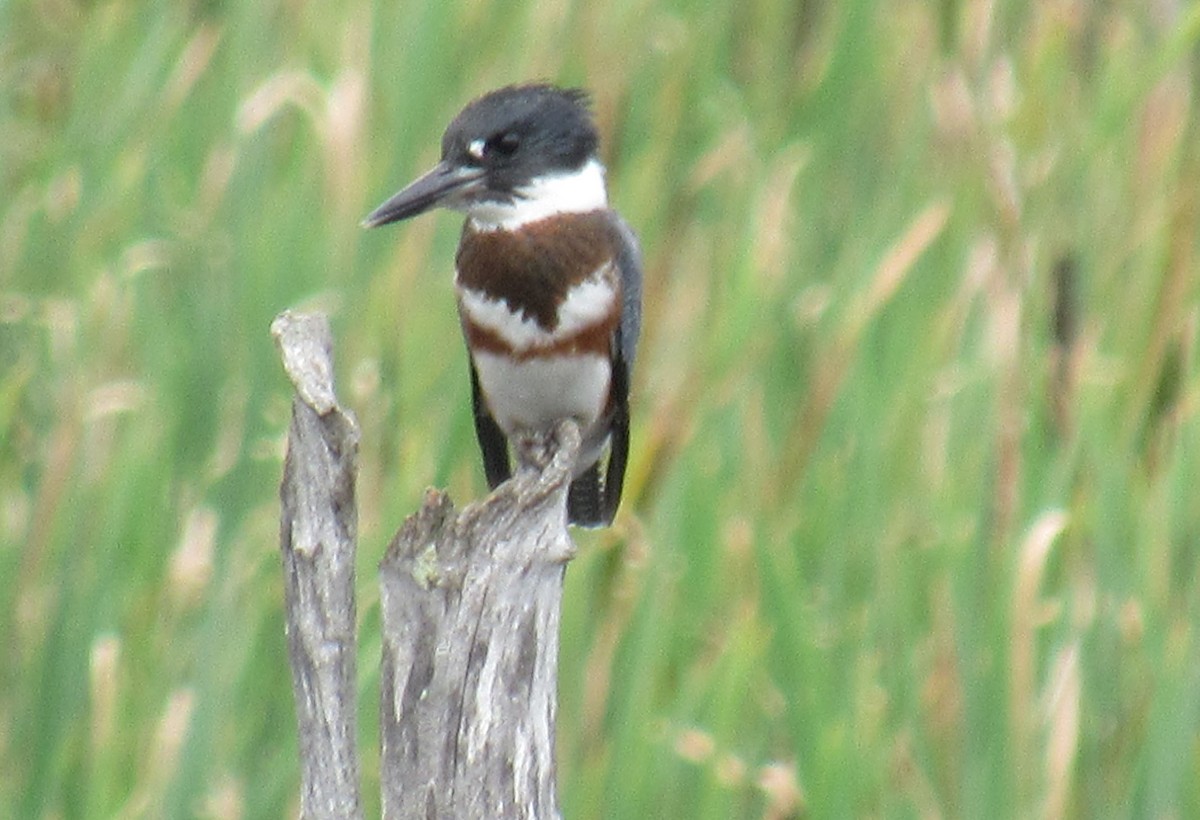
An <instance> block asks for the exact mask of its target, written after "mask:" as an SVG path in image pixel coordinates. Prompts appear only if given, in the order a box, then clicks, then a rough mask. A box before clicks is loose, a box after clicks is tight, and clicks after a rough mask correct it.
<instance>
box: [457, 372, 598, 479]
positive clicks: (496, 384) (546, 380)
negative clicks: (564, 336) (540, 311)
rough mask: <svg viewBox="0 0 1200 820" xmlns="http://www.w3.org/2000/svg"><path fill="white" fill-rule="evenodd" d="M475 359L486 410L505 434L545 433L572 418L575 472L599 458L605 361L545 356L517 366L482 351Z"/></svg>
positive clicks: (510, 435) (511, 435)
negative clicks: (578, 435) (576, 434)
mask: <svg viewBox="0 0 1200 820" xmlns="http://www.w3.org/2000/svg"><path fill="white" fill-rule="evenodd" d="M474 360H475V372H476V373H477V375H478V376H479V386H480V388H481V389H482V391H483V395H484V396H485V397H486V399H487V405H488V410H490V411H491V413H492V417H493V418H494V419H496V423H497V424H499V425H500V429H501V430H503V431H504V433H505V435H507V436H509V437H510V438H511V437H513V436H514V435H517V434H519V433H521V432H522V431H535V430H546V429H548V428H550V427H551V426H553V425H554V424H555V423H556V422H558V421H560V420H562V419H566V418H573V419H575V420H576V421H577V422H579V426H580V428H581V432H582V433H583V449H582V451H581V452H580V456H579V460H578V462H577V464H578V467H579V469H582V468H586V467H587V466H589V465H590V464H591V463H593V462H594V461H595V460H596V459H597V458H598V457H599V455H600V451H601V449H602V448H603V447H604V442H605V439H606V438H607V435H606V433H605V431H603V430H599V429H597V428H596V423H597V421H599V419H600V416H601V414H602V413H603V412H604V405H605V403H606V402H607V401H608V388H609V380H610V376H611V370H610V365H609V362H608V359H607V358H605V357H603V356H570V357H567V356H549V357H545V358H538V357H535V358H531V359H526V360H525V361H520V362H518V361H514V360H512V359H510V358H508V357H507V356H498V355H496V354H494V353H486V352H482V351H481V352H477V353H475V354H474Z"/></svg>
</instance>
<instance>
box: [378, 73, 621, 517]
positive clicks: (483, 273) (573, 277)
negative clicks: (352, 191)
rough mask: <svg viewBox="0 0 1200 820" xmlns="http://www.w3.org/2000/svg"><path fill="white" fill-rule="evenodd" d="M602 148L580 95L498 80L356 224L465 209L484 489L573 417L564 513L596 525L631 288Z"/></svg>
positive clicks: (463, 258)
mask: <svg viewBox="0 0 1200 820" xmlns="http://www.w3.org/2000/svg"><path fill="white" fill-rule="evenodd" d="M598 146H599V137H598V135H597V132H596V126H595V124H594V123H593V121H592V116H591V112H590V110H589V107H588V98H587V95H586V93H585V92H583V91H581V90H578V89H562V88H557V87H555V86H552V85H547V84H531V85H516V86H509V87H506V88H502V89H499V90H498V91H493V92H491V93H489V94H485V95H484V96H482V97H480V98H478V99H476V100H475V101H473V102H471V103H469V104H468V105H467V107H466V108H464V109H463V110H462V111H461V112H460V113H459V115H458V116H457V117H455V118H454V120H453V121H452V122H451V123H450V125H449V127H447V128H446V131H445V133H444V134H443V136H442V159H441V162H439V163H438V164H437V165H435V166H434V167H433V168H432V169H431V170H430V171H429V172H428V173H426V174H425V175H424V176H421V177H420V178H418V179H417V180H416V181H414V182H412V183H411V184H410V185H408V186H407V187H406V188H404V189H403V190H401V191H400V192H399V193H398V194H396V195H395V196H393V197H392V198H391V199H389V200H387V201H386V202H384V203H383V204H382V205H380V206H379V207H378V208H376V209H375V210H374V211H372V212H371V214H370V215H368V216H367V217H366V219H364V220H363V225H364V226H365V227H369V228H373V227H376V226H378V225H386V224H388V223H389V222H397V221H399V220H402V219H408V218H409V217H412V216H416V215H417V214H420V213H424V212H425V211H428V210H430V209H432V208H435V207H439V206H440V207H445V208H451V209H453V210H456V211H461V212H463V213H465V214H466V221H465V223H464V224H463V230H462V237H461V239H460V240H459V245H458V253H457V255H456V257H455V270H456V274H455V278H454V286H455V291H456V294H457V298H458V313H459V319H460V322H461V325H462V330H463V335H464V336H465V338H466V342H467V349H468V351H469V354H470V365H471V396H472V402H473V405H474V411H475V432H476V435H477V436H478V438H479V447H480V449H481V450H482V451H483V467H484V472H485V473H486V475H487V480H488V484H489V485H490V486H491V487H492V488H493V489H494V488H495V487H496V486H497V485H499V484H500V483H501V482H503V481H504V480H506V479H507V478H509V476H510V475H511V467H510V464H509V453H508V445H509V442H510V441H513V442H515V441H519V440H520V438H521V436H522V434H528V433H530V432H535V431H546V430H549V429H551V428H552V427H553V426H554V425H555V424H556V423H557V422H558V421H560V420H562V419H565V418H573V419H575V420H576V421H578V423H579V425H580V429H581V432H582V436H583V444H582V446H581V448H580V453H579V457H578V460H577V462H576V466H575V473H574V479H573V481H572V483H571V487H570V491H569V494H568V498H567V513H568V520H569V521H570V522H571V523H572V524H576V525H580V526H591V527H595V526H605V525H607V524H609V523H611V522H612V519H613V516H614V515H615V513H616V511H617V506H618V504H619V503H620V501H621V487H622V484H623V483H624V479H625V463H626V459H627V457H628V453H629V377H630V372H631V371H632V368H633V360H634V353H635V351H636V349H637V341H638V333H639V330H640V326H641V297H642V270H641V251H640V249H639V247H638V243H637V239H636V237H635V236H634V234H633V231H632V230H631V229H630V228H629V226H628V225H627V224H626V223H625V221H624V220H623V219H622V218H621V217H620V216H619V215H618V214H617V213H616V212H615V211H613V210H611V209H610V208H609V207H608V196H607V194H606V191H605V185H604V166H603V165H602V164H601V163H600V160H599V157H598ZM606 449H607V450H608V458H607V463H606V465H605V467H604V476H603V479H602V478H601V475H600V469H601V468H600V461H601V459H602V457H603V455H604V451H605V450H606ZM514 450H515V451H516V452H517V453H518V457H519V454H520V448H519V447H514Z"/></svg>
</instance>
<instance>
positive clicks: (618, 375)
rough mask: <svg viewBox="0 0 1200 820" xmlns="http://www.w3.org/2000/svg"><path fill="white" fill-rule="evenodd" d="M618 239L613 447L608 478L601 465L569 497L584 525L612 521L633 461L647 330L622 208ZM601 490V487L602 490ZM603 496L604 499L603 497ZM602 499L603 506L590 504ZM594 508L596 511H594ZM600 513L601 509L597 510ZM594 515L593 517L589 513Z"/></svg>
mask: <svg viewBox="0 0 1200 820" xmlns="http://www.w3.org/2000/svg"><path fill="white" fill-rule="evenodd" d="M610 214H611V215H612V221H613V227H614V230H615V233H616V238H617V249H616V263H617V272H618V273H619V274H620V277H621V294H622V305H621V321H620V323H619V324H618V325H617V337H616V338H615V339H614V340H613V357H612V384H611V386H610V387H609V391H610V392H609V422H608V433H609V450H608V464H607V465H606V467H605V470H604V483H603V485H600V484H599V482H598V481H597V479H598V478H599V476H598V465H593V466H592V468H591V470H590V471H589V473H588V474H585V475H582V476H580V477H579V478H578V479H576V482H575V483H576V484H577V485H579V486H572V487H571V489H572V491H573V492H572V494H571V496H572V497H569V501H570V502H572V503H570V504H569V510H568V512H569V513H570V517H571V520H572V521H573V522H574V523H579V524H582V525H584V526H597V525H599V526H605V525H608V524H611V523H612V520H613V517H614V516H615V515H616V514H617V507H619V506H620V504H621V491H622V489H623V488H624V486H625V466H626V464H627V463H628V461H629V383H630V376H631V374H632V373H633V360H634V357H635V356H636V355H637V343H638V335H639V334H640V333H641V330H642V251H641V248H639V247H638V241H637V237H636V236H634V233H633V230H632V229H631V228H630V227H629V225H627V224H626V223H625V220H623V219H621V217H620V216H618V215H617V214H616V213H614V212H611V211H610ZM597 490H599V492H597ZM597 496H598V498H597ZM589 498H593V499H596V500H598V501H599V502H600V503H599V505H598V506H599V509H598V510H596V509H595V507H594V506H593V507H590V508H589V505H588V504H586V503H584V502H585V501H586V500H587V499H589ZM589 513H591V515H590V516H589ZM597 513H598V514H597ZM589 517H590V518H591V520H590V521H589V520H588V518H589Z"/></svg>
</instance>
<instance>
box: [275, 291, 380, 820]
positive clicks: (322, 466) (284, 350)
mask: <svg viewBox="0 0 1200 820" xmlns="http://www.w3.org/2000/svg"><path fill="white" fill-rule="evenodd" d="M271 333H272V335H273V336H274V337H275V341H276V343H277V344H278V345H279V349H280V352H281V354H282V356H283V363H284V369H285V370H286V371H287V374H288V377H289V378H290V379H291V380H292V383H293V384H294V385H295V388H296V396H295V398H294V399H293V401H292V425H291V429H290V430H289V431H288V445H287V458H286V460H285V462H284V468H283V483H282V485H281V487H280V500H281V502H282V516H281V522H280V549H281V551H282V554H283V576H284V601H285V608H286V613H285V614H286V629H287V639H288V656H289V658H290V660H291V664H292V688H293V691H294V692H295V695H296V717H297V723H298V726H299V739H300V768H301V772H300V775H301V790H300V815H301V817H303V818H306V820H317V818H331V820H332V818H350V819H351V820H354V818H361V817H362V816H363V813H362V802H361V800H360V796H359V795H360V792H359V768H358V748H357V737H356V733H357V729H356V727H357V721H356V716H355V710H356V704H357V698H356V695H355V683H356V679H355V651H356V640H355V617H356V615H355V602H354V555H355V539H356V537H357V528H358V520H357V518H358V513H357V509H356V507H355V501H354V480H355V473H356V461H357V454H358V435H359V434H358V425H357V423H356V422H355V420H354V417H353V416H352V415H351V414H350V413H348V412H346V411H344V410H342V408H341V407H340V406H339V405H338V402H337V397H336V395H335V394H334V390H333V364H332V355H331V347H332V341H331V335H330V331H329V322H328V320H326V318H325V317H324V316H311V315H301V314H292V313H284V314H281V315H280V316H279V317H278V318H276V319H275V321H274V322H273V323H272V324H271Z"/></svg>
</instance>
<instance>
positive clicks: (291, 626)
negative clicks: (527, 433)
mask: <svg viewBox="0 0 1200 820" xmlns="http://www.w3.org/2000/svg"><path fill="white" fill-rule="evenodd" d="M271 330H272V333H273V334H274V335H275V338H276V340H277V342H278V344H279V347H280V351H281V352H282V354H283V360H284V367H285V369H286V370H287V372H288V375H289V377H290V378H291V379H292V382H293V384H294V385H295V387H296V398H295V401H294V403H293V411H292V413H293V414H292V426H291V430H290V432H289V436H288V454H287V460H286V462H285V466H284V480H283V486H282V488H281V496H282V501H283V521H282V532H281V547H282V552H283V565H284V577H285V584H286V587H285V592H286V595H285V602H286V606H287V613H286V617H287V633H288V650H289V654H290V657H291V663H292V679H293V686H294V689H295V695H296V711H297V717H298V721H299V727H300V729H299V736H300V754H301V776H302V785H301V814H302V816H303V817H305V818H334V817H337V818H352V819H353V818H361V817H362V807H361V800H360V797H359V776H358V757H357V753H356V749H355V733H356V725H355V702H356V699H355V690H354V683H355V671H354V670H355V662H354V658H355V602H354V550H355V534H356V533H355V530H356V523H357V522H356V512H355V503H354V479H355V460H356V454H357V450H358V427H357V425H356V424H355V421H354V419H353V417H352V416H351V415H350V414H349V413H347V412H345V411H343V410H342V409H341V408H340V407H339V405H338V402H337V397H336V395H335V394H334V390H333V377H332V373H333V367H332V362H331V355H330V347H331V342H330V334H329V325H328V322H327V321H326V320H325V318H324V317H323V316H302V315H296V314H290V313H285V314H283V315H281V316H280V317H279V318H277V319H276V320H275V323H274V324H273V325H272V327H271ZM579 443H580V436H579V428H578V426H577V425H576V424H575V423H574V422H570V421H566V422H563V423H561V424H560V425H559V426H558V427H557V429H556V430H555V431H553V433H552V434H551V435H548V436H545V437H542V438H535V439H530V440H529V441H527V442H525V443H524V444H523V445H522V448H521V449H522V453H521V458H520V459H519V461H521V463H522V464H523V465H525V466H522V467H520V468H519V469H518V471H517V474H516V476H515V477H514V478H513V479H512V480H511V481H508V482H506V483H505V484H503V485H501V486H500V487H499V488H497V490H496V491H495V492H494V493H492V494H491V495H490V496H488V497H487V498H486V499H484V500H483V501H482V502H479V503H477V504H472V505H470V506H468V507H467V508H466V509H464V510H463V511H462V512H459V513H456V512H455V510H454V507H453V505H452V504H451V503H450V500H449V499H448V498H447V497H446V496H445V495H444V494H442V493H440V492H437V491H434V490H431V491H429V492H428V493H427V494H426V497H425V503H424V504H423V505H422V507H421V509H420V511H418V512H417V513H416V514H415V515H413V516H412V517H410V518H409V520H408V521H407V522H405V524H404V527H403V528H402V529H401V530H400V532H399V533H397V535H396V537H395V538H394V539H393V540H392V543H391V544H390V545H389V547H388V549H387V553H386V555H385V556H384V559H383V561H382V563H381V565H380V576H381V582H382V597H381V604H382V611H383V659H382V674H381V685H380V688H381V710H380V722H381V725H380V737H381V743H382V759H381V765H380V768H381V772H380V774H381V780H382V788H383V795H382V797H383V815H384V817H385V818H389V819H391V820H395V819H396V818H455V819H456V820H472V819H473V818H480V819H482V818H532V819H533V820H544V819H546V818H557V817H558V816H559V812H558V802H557V796H556V792H555V761H554V735H555V713H556V709H557V700H556V695H557V672H558V630H559V608H560V603H561V598H562V583H563V574H564V571H565V569H566V565H567V561H569V560H570V559H571V557H572V556H573V555H574V552H575V548H574V545H573V544H572V542H571V539H570V536H569V535H568V534H567V523H566V494H567V488H568V486H569V484H570V480H571V469H572V465H573V464H574V462H575V457H576V454H577V452H578V450H579Z"/></svg>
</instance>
